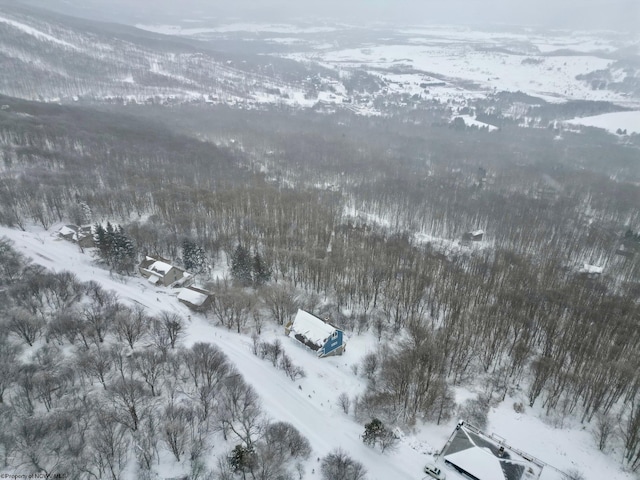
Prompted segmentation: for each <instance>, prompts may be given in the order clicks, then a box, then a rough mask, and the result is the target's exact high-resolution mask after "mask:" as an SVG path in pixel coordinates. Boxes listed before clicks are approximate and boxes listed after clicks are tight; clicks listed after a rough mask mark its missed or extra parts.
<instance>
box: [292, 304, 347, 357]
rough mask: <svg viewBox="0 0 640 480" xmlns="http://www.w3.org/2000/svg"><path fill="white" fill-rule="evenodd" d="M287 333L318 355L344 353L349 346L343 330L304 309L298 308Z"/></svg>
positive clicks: (326, 355)
mask: <svg viewBox="0 0 640 480" xmlns="http://www.w3.org/2000/svg"><path fill="white" fill-rule="evenodd" d="M285 335H287V336H288V337H291V338H293V339H295V340H297V341H298V342H300V343H302V344H303V345H305V346H306V347H307V348H309V349H311V350H313V351H314V352H316V355H317V356H318V357H329V356H332V355H342V354H343V353H344V351H345V349H346V346H347V345H346V338H345V336H344V333H343V331H342V330H340V329H339V328H336V327H334V326H333V325H331V324H330V323H329V322H328V321H325V320H322V319H321V318H319V317H316V316H315V315H313V314H311V313H309V312H306V311H304V310H298V313H297V314H296V317H295V318H294V320H293V322H289V324H287V326H286V327H285Z"/></svg>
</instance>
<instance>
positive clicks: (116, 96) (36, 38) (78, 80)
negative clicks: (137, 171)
mask: <svg viewBox="0 0 640 480" xmlns="http://www.w3.org/2000/svg"><path fill="white" fill-rule="evenodd" d="M0 62H1V63H2V65H3V68H2V69H1V70H0V93H2V94H5V95H8V96H13V97H18V98H24V99H29V100H40V101H63V102H64V101H67V102H69V101H79V100H83V101H89V102H91V101H99V102H100V101H105V100H106V101H122V102H131V101H134V102H154V103H157V102H184V101H204V100H209V101H219V102H221V103H243V102H259V101H261V99H262V100H265V99H266V100H267V101H269V102H271V101H273V99H272V98H270V97H269V95H273V92H282V91H296V90H298V91H299V92H300V96H301V97H302V93H301V92H302V89H301V88H300V86H299V85H296V84H295V82H296V79H298V78H301V77H302V78H304V77H305V76H306V73H307V72H306V68H305V67H304V66H302V65H300V64H299V63H297V62H294V61H290V60H285V59H277V58H260V57H257V56H248V55H247V56H243V57H241V58H240V57H238V56H237V55H236V56H229V55H224V54H222V53H220V52H216V51H214V50H212V49H211V46H210V45H207V44H204V43H200V42H198V41H197V40H191V39H181V38H175V37H170V36H165V35H161V34H156V33H152V32H146V31H142V30H138V29H136V28H134V27H128V26H124V25H117V24H109V23H100V22H94V21H90V20H84V19H78V18H73V17H67V16H64V15H60V14H56V13H50V12H46V11H44V10H40V9H37V8H32V7H20V6H7V5H6V4H5V5H2V10H0ZM274 63H277V64H279V66H280V68H274V67H273V64H274ZM282 65H284V67H282ZM276 72H277V74H276ZM283 72H284V73H283ZM286 72H292V73H293V75H291V76H289V77H287V73H286ZM285 100H286V98H285Z"/></svg>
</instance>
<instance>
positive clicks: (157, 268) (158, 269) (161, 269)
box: [147, 257, 174, 275]
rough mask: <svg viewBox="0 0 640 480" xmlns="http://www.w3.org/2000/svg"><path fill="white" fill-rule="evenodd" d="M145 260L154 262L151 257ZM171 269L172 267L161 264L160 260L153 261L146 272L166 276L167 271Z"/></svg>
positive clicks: (164, 263) (167, 264)
mask: <svg viewBox="0 0 640 480" xmlns="http://www.w3.org/2000/svg"><path fill="white" fill-rule="evenodd" d="M147 260H155V259H154V258H152V257H147ZM172 268H174V267H173V265H171V264H169V263H166V262H163V261H161V260H155V261H154V262H153V263H152V264H151V265H149V266H148V267H147V270H151V271H152V272H153V273H155V274H158V273H160V274H162V275H166V274H167V272H169V270H171V269H172Z"/></svg>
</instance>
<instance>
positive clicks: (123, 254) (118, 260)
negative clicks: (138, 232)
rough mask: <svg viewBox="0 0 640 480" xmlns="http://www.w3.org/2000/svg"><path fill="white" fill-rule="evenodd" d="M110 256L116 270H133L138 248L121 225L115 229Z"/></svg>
mask: <svg viewBox="0 0 640 480" xmlns="http://www.w3.org/2000/svg"><path fill="white" fill-rule="evenodd" d="M110 257H111V266H112V267H113V268H114V269H115V270H116V271H118V272H126V273H130V272H131V271H132V270H133V266H134V264H135V260H136V248H135V246H134V244H133V242H132V241H131V239H130V238H129V237H127V235H126V234H125V233H124V230H123V228H122V227H121V226H119V227H118V228H117V229H116V230H114V233H113V241H112V245H111V255H110Z"/></svg>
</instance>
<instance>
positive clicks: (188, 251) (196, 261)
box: [182, 239, 207, 273]
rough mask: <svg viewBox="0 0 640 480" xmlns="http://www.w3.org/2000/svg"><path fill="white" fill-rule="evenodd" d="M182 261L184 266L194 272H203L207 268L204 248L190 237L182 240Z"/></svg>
mask: <svg viewBox="0 0 640 480" xmlns="http://www.w3.org/2000/svg"><path fill="white" fill-rule="evenodd" d="M182 261H183V262H184V268H185V269H187V270H188V271H190V272H192V273H202V272H204V271H205V270H206V269H207V256H206V254H205V252H204V249H203V248H202V247H201V246H199V245H198V244H196V243H195V242H193V241H191V240H189V239H185V240H184V241H183V242H182Z"/></svg>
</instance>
